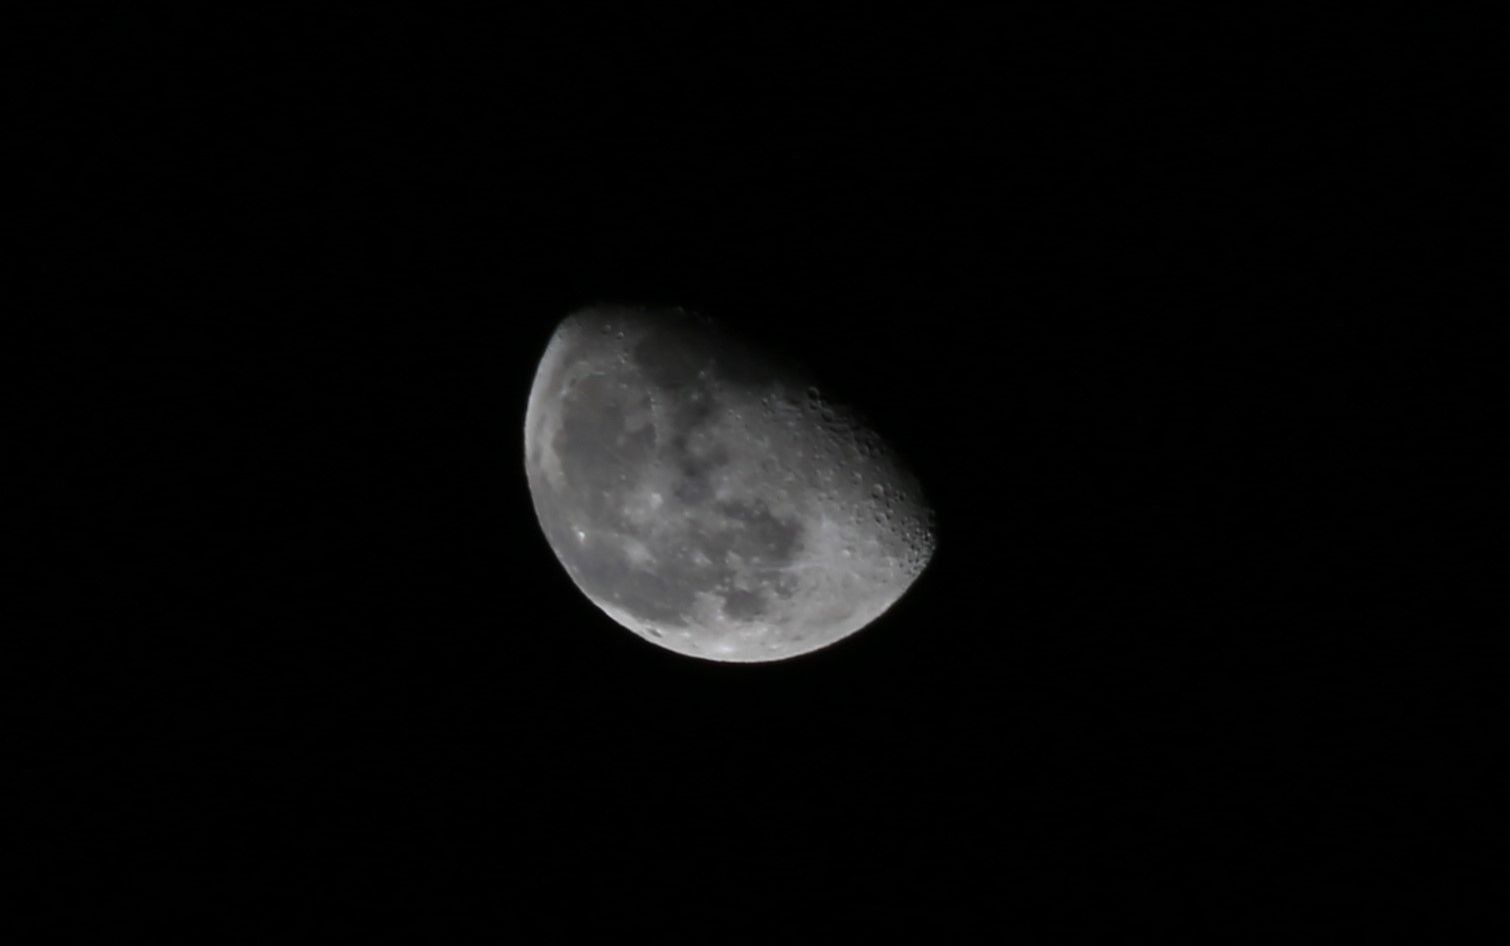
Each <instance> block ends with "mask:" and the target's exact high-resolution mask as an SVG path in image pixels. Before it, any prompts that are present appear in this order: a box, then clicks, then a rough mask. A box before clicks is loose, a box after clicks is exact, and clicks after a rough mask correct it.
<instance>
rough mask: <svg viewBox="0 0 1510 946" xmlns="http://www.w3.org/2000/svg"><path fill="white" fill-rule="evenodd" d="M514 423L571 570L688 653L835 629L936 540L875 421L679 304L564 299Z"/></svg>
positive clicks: (757, 651) (879, 609)
mask: <svg viewBox="0 0 1510 946" xmlns="http://www.w3.org/2000/svg"><path fill="white" fill-rule="evenodd" d="M524 442H525V467H526V471H527V473H528V477H529V485H530V494H531V497H532V499H533V501H534V505H535V513H536V515H537V516H538V518H539V520H540V525H541V528H542V529H543V530H544V532H545V535H546V538H547V539H548V541H549V542H550V545H551V548H552V549H553V550H554V551H555V553H556V556H557V558H559V559H560V561H561V564H562V565H563V566H565V568H566V570H567V572H568V574H570V576H571V578H572V580H573V581H574V582H575V583H576V585H577V587H578V588H580V589H581V590H582V592H583V593H584V594H585V595H587V597H588V598H589V599H590V600H591V601H592V602H593V603H594V604H596V605H597V606H598V607H599V608H600V609H602V610H603V612H604V613H606V614H608V615H609V616H610V617H612V618H613V619H614V620H615V621H617V622H618V623H619V624H621V625H623V626H624V627H626V628H628V629H629V630H631V631H633V632H634V633H636V634H637V635H639V636H640V637H642V638H644V639H645V640H647V641H650V642H652V643H655V644H658V645H660V646H662V647H665V648H668V649H670V650H673V651H676V652H678V653H682V654H686V655H689V656H693V657H701V658H705V659H709V660H722V661H743V662H755V661H770V660H780V659H782V658H786V657H793V656H796V655H798V654H803V653H808V652H810V651H813V650H817V649H819V648H821V647H824V646H827V645H828V644H832V643H833V642H834V641H837V640H839V639H841V638H843V637H846V636H848V635H850V634H852V633H854V632H855V631H857V630H859V629H860V628H862V627H864V626H865V625H867V624H869V623H870V622H872V621H874V620H875V619H876V618H877V617H879V616H880V615H881V614H882V613H883V612H884V611H886V609H887V608H889V607H891V605H892V604H894V603H895V602H896V601H897V599H898V598H900V597H901V596H902V594H903V593H904V592H905V591H906V590H907V588H908V587H909V586H910V585H911V584H912V582H913V581H914V580H915V579H916V578H917V576H918V575H919V574H920V573H921V572H922V570H923V568H924V567H925V566H926V565H927V563H928V560H929V558H930V557H931V555H932V553H933V548H934V530H933V524H932V519H933V517H932V512H931V510H930V509H929V507H928V506H927V504H926V501H925V500H924V498H923V495H922V492H921V490H920V489H919V487H918V483H917V481H916V479H915V478H914V477H913V476H912V474H911V473H910V472H908V470H907V469H906V467H905V465H904V464H903V463H902V462H901V461H900V459H899V458H898V457H897V456H896V455H895V454H894V453H893V451H892V450H890V449H889V448H888V446H887V445H886V444H885V442H884V441H882V440H881V439H880V438H879V437H878V436H877V435H876V434H875V433H874V432H873V431H871V430H870V429H868V428H867V427H865V426H864V425H862V424H861V423H860V422H859V421H858V420H857V419H856V418H855V417H854V415H853V414H851V413H850V412H849V411H847V410H845V409H844V408H842V407H840V406H837V405H834V404H832V403H830V401H829V400H828V399H827V398H825V397H824V395H823V394H822V393H821V391H820V390H819V389H818V388H817V387H815V386H814V385H813V384H812V382H811V381H810V380H809V379H808V378H806V377H805V376H804V375H803V374H802V373H800V372H797V371H794V370H793V369H790V368H788V367H785V366H783V365H780V364H778V363H777V362H775V361H773V360H771V359H768V358H767V357H765V356H763V355H761V354H759V353H758V352H756V351H755V350H754V349H752V348H751V347H749V346H747V345H745V344H743V343H741V342H740V341H739V340H737V339H736V338H735V337H733V336H732V335H730V334H729V333H727V332H724V331H722V330H721V329H719V328H718V327H717V326H715V325H714V324H713V323H711V322H709V321H707V320H706V319H703V318H701V317H699V316H696V315H694V314H691V313H688V312H685V311H683V310H681V309H643V308H638V309H631V308H619V307H597V308H591V309H586V310H583V311H580V312H577V313H575V314H573V315H571V316H568V317H567V318H566V319H565V320H564V321H563V322H562V323H561V325H560V327H559V328H557V330H556V333H555V335H554V336H552V338H551V340H550V343H549V344H548V346H547V347H546V351H545V354H544V356H543V357H542V359H541V362H540V367H539V369H538V371H537V372H536V375H535V381H534V385H533V387H532V389H531V391H530V399H529V406H528V409H527V410H526V414H525V431H524Z"/></svg>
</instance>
